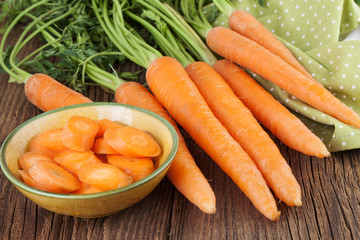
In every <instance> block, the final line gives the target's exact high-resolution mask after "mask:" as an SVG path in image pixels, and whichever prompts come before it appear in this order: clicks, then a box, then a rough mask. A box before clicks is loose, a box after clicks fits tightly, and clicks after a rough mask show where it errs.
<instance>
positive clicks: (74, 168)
mask: <svg viewBox="0 0 360 240" xmlns="http://www.w3.org/2000/svg"><path fill="white" fill-rule="evenodd" d="M54 160H55V162H57V163H58V164H59V165H61V166H63V167H64V168H66V169H67V170H69V171H70V172H72V173H74V174H75V175H76V176H78V175H79V173H80V171H81V170H82V169H84V168H85V167H87V166H89V165H91V164H96V163H101V161H100V160H99V159H98V158H97V157H96V156H95V155H94V153H93V152H91V151H86V152H78V151H74V150H65V151H62V152H61V153H59V154H57V155H55V157H54Z"/></svg>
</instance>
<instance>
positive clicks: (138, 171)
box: [108, 155, 155, 182]
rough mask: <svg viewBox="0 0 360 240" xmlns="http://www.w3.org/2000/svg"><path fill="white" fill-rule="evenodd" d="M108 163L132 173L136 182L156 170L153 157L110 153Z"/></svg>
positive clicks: (129, 173)
mask: <svg viewBox="0 0 360 240" xmlns="http://www.w3.org/2000/svg"><path fill="white" fill-rule="evenodd" d="M108 163H109V164H111V165H114V166H116V167H118V168H119V169H120V170H121V171H123V172H124V173H126V174H128V175H130V176H131V177H132V178H133V179H134V182H136V181H139V180H140V179H143V178H144V177H146V176H148V175H150V174H151V173H152V172H153V171H154V170H155V167H154V162H153V160H152V159H151V158H134V157H127V156H123V155H108Z"/></svg>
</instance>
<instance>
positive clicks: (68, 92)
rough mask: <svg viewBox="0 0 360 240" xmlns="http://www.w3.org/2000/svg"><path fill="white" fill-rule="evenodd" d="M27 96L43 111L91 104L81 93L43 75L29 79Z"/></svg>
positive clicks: (26, 87)
mask: <svg viewBox="0 0 360 240" xmlns="http://www.w3.org/2000/svg"><path fill="white" fill-rule="evenodd" d="M25 95H26V97H27V98H28V100H29V101H30V102H31V103H32V104H34V105H35V106H37V107H38V108H40V109H41V110H43V111H49V110H53V109H56V108H60V107H65V106H69V105H73V104H79V103H88V102H91V100H90V99H88V98H86V97H84V96H83V95H81V94H80V93H78V92H75V91H74V90H72V89H70V88H68V87H66V86H64V85H62V84H61V83H59V82H58V81H56V80H55V79H53V78H52V77H50V76H48V75H46V74H41V73H36V74H34V75H32V76H31V77H30V78H28V80H27V81H26V83H25Z"/></svg>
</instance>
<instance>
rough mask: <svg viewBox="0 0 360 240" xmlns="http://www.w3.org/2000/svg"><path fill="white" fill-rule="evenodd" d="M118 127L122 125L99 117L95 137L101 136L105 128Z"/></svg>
mask: <svg viewBox="0 0 360 240" xmlns="http://www.w3.org/2000/svg"><path fill="white" fill-rule="evenodd" d="M118 127H122V125H120V124H119V123H117V122H114V121H111V120H109V119H107V118H104V119H101V120H99V131H98V132H97V134H96V137H97V138H98V137H102V136H103V135H104V132H105V131H106V130H107V129H110V128H118Z"/></svg>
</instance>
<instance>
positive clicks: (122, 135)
mask: <svg viewBox="0 0 360 240" xmlns="http://www.w3.org/2000/svg"><path fill="white" fill-rule="evenodd" d="M104 139H105V141H106V142H107V143H108V144H109V145H110V146H111V147H112V148H113V149H114V150H115V151H117V152H118V153H120V154H122V155H125V156H128V157H157V156H159V155H160V153H161V148H160V146H159V144H158V143H157V142H156V140H155V139H154V138H153V137H152V136H151V135H150V134H148V133H146V132H144V131H141V130H140V129H137V128H134V127H130V126H126V127H120V128H110V129H107V130H106V131H105V133H104Z"/></svg>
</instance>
